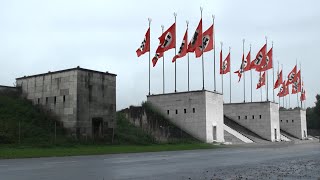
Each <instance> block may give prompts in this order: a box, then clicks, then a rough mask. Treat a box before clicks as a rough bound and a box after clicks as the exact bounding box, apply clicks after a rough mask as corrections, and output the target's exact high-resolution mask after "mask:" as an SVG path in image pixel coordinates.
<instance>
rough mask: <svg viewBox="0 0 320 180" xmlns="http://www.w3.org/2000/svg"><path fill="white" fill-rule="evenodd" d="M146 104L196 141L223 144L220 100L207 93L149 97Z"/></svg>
mask: <svg viewBox="0 0 320 180" xmlns="http://www.w3.org/2000/svg"><path fill="white" fill-rule="evenodd" d="M147 101H148V102H149V103H151V104H152V105H153V106H155V107H156V108H157V109H159V110H160V111H161V113H163V114H164V115H166V116H167V117H168V118H169V119H170V120H171V121H172V122H173V123H174V124H176V125H177V126H179V127H180V128H181V129H183V130H185V131H186V132H188V133H189V134H191V135H192V136H194V137H195V138H197V139H199V140H201V141H203V142H207V143H212V142H213V141H217V142H224V129H223V125H224V124H223V96H222V95H221V94H217V93H213V92H210V91H190V92H179V93H170V94H159V95H151V96H148V97H147Z"/></svg>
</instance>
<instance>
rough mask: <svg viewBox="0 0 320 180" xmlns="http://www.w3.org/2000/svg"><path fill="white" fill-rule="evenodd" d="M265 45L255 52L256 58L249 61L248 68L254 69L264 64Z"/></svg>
mask: <svg viewBox="0 0 320 180" xmlns="http://www.w3.org/2000/svg"><path fill="white" fill-rule="evenodd" d="M266 51H267V45H266V44H265V45H264V46H262V48H261V49H260V51H259V52H258V53H257V55H256V58H255V59H254V60H253V61H252V62H251V63H250V69H256V68H259V67H261V66H264V64H263V62H264V61H265V60H264V59H265V58H266Z"/></svg>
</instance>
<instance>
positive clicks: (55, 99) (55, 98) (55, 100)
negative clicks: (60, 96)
mask: <svg viewBox="0 0 320 180" xmlns="http://www.w3.org/2000/svg"><path fill="white" fill-rule="evenodd" d="M53 102H54V104H56V103H57V97H56V96H55V97H54V101H53Z"/></svg>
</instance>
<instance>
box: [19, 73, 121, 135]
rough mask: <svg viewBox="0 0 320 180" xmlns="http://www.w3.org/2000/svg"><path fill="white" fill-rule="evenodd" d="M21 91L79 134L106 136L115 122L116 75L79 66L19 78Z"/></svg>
mask: <svg viewBox="0 0 320 180" xmlns="http://www.w3.org/2000/svg"><path fill="white" fill-rule="evenodd" d="M16 85H17V87H21V90H22V94H23V96H25V97H26V98H27V99H30V100H31V101H33V103H34V104H39V105H42V106H44V107H45V108H46V109H48V110H50V111H52V112H54V113H55V114H56V115H58V117H59V119H60V121H61V122H62V123H63V126H64V127H65V128H66V129H68V130H69V132H70V133H71V134H73V135H77V137H81V136H85V137H93V138H98V137H99V138H100V137H105V136H107V135H109V134H112V133H113V130H114V128H115V125H116V75H115V74H111V73H108V72H99V71H94V70H89V69H83V68H80V67H77V68H72V69H66V70H61V71H55V72H48V73H44V74H38V75H32V76H24V77H21V78H17V79H16Z"/></svg>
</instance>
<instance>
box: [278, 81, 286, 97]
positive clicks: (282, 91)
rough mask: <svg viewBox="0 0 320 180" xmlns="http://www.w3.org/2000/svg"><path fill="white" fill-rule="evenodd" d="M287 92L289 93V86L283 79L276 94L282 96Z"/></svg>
mask: <svg viewBox="0 0 320 180" xmlns="http://www.w3.org/2000/svg"><path fill="white" fill-rule="evenodd" d="M288 94H289V88H288V86H287V85H286V81H283V82H282V85H281V87H280V90H279V93H278V94H277V96H279V97H284V96H286V95H288Z"/></svg>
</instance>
